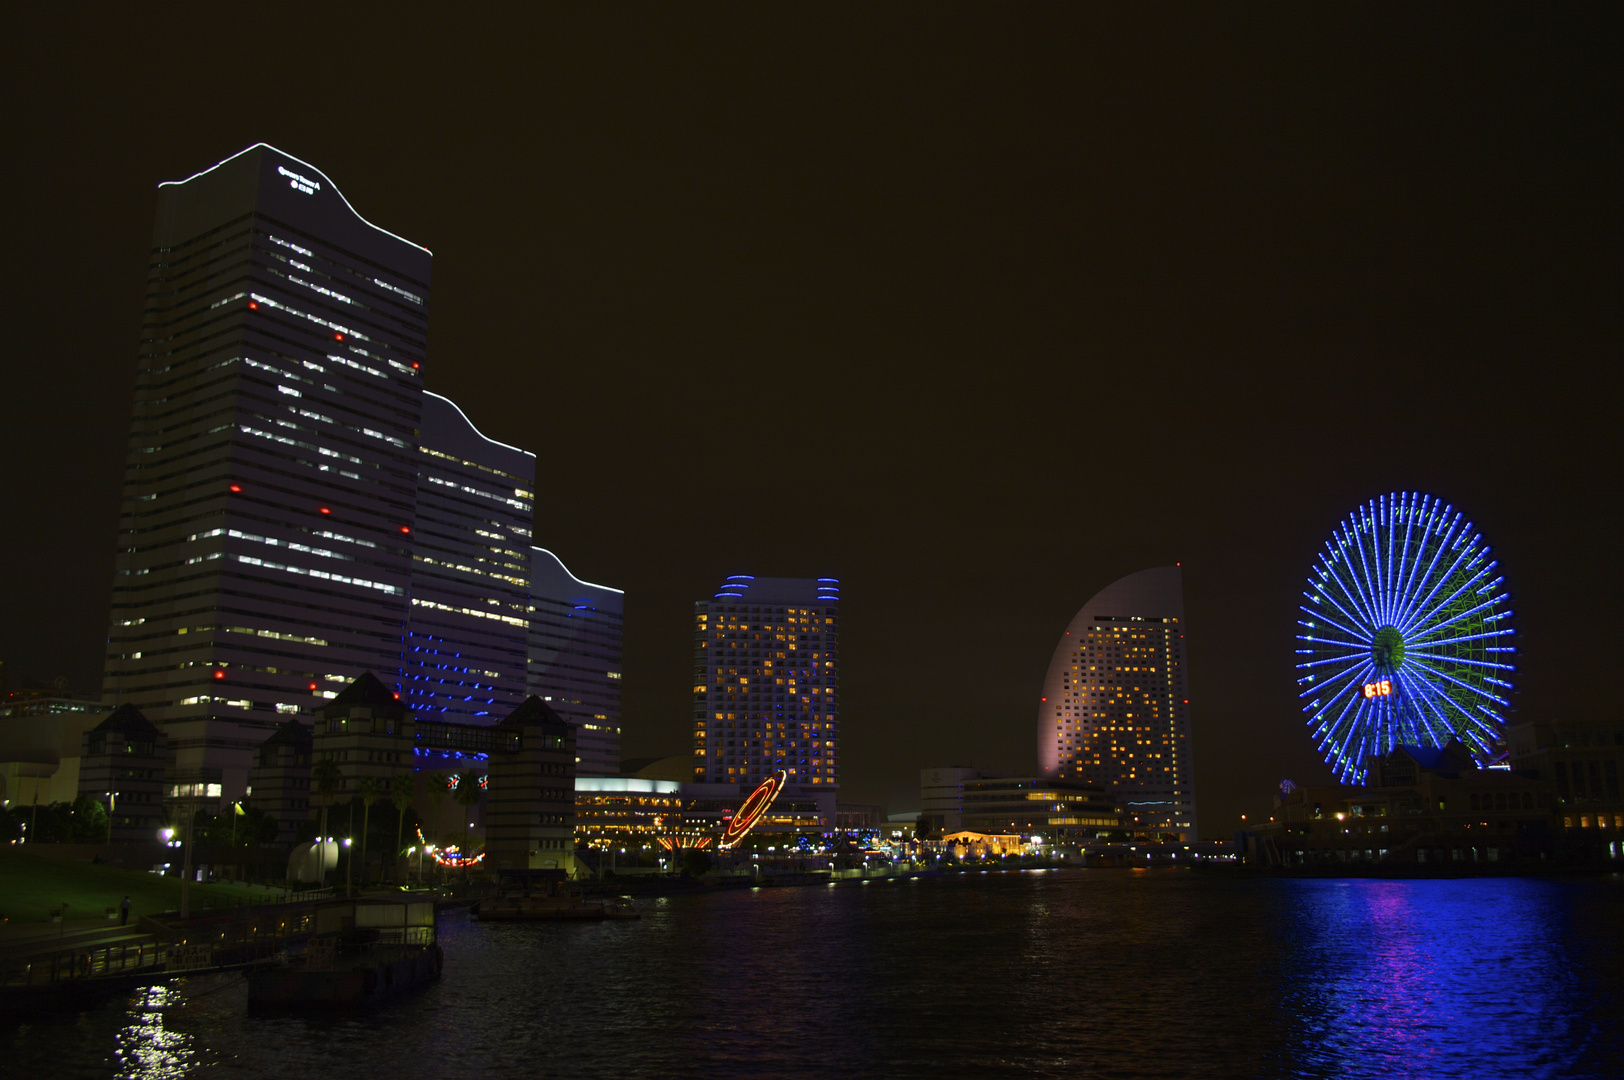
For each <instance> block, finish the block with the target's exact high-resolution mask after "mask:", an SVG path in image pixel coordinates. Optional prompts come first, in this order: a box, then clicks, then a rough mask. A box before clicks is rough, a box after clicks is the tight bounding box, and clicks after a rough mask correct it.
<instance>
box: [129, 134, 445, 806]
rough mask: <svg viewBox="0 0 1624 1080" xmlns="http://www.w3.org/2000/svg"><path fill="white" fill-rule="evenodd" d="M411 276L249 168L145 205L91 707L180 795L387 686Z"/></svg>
mask: <svg viewBox="0 0 1624 1080" xmlns="http://www.w3.org/2000/svg"><path fill="white" fill-rule="evenodd" d="M430 261H431V256H430V253H429V252H428V250H427V249H425V248H423V247H421V246H419V245H417V244H414V243H412V242H410V241H408V240H405V239H403V238H401V237H399V236H396V235H395V234H393V233H391V232H388V231H387V230H385V229H381V228H379V227H377V226H375V225H373V224H371V223H370V222H368V221H366V220H365V219H364V218H362V217H361V216H360V215H359V214H357V213H356V212H355V210H354V209H353V208H352V207H351V206H350V204H349V203H348V202H347V201H346V200H345V199H344V197H343V195H341V194H340V193H339V191H338V189H337V188H336V187H335V186H334V185H333V183H332V181H330V180H329V179H328V178H327V177H326V176H325V175H324V174H323V173H322V172H321V171H320V170H318V169H316V168H315V167H313V166H311V165H308V164H306V163H305V162H302V161H299V160H297V159H296V158H292V157H290V156H288V155H286V154H283V153H281V152H280V151H277V150H274V149H272V148H271V147H269V146H264V145H259V146H254V147H252V148H250V149H248V150H245V151H243V152H242V153H240V154H237V155H235V156H234V157H231V158H229V159H227V160H225V161H223V162H221V163H220V164H218V165H215V166H214V167H212V168H210V169H207V170H204V171H203V172H201V173H198V174H197V175H195V176H192V177H190V178H188V179H186V180H183V181H179V182H176V183H169V184H164V185H162V186H161V187H160V188H159V196H158V220H157V226H156V228H155V230H154V236H153V249H152V260H151V265H150V267H149V269H148V276H147V300H146V309H145V313H144V316H143V326H142V341H141V350H140V356H139V359H138V364H137V374H136V393H135V416H134V423H133V425H132V430H131V436H130V443H129V450H128V456H127V457H126V459H125V474H124V498H123V504H122V508H121V514H120V520H119V532H118V550H117V556H116V565H115V579H114V587H113V604H112V620H111V621H112V626H111V628H110V632H109V635H108V649H107V661H106V676H105V682H104V687H103V690H104V697H105V698H106V699H107V700H109V701H110V702H113V703H116V704H125V703H128V704H132V705H134V706H136V707H137V708H139V709H140V710H141V711H142V713H144V714H145V715H146V716H147V717H148V718H149V719H151V720H152V721H153V722H155V723H157V724H159V725H160V726H162V727H163V728H164V729H165V731H166V732H167V734H168V736H169V743H170V746H171V747H172V749H173V751H174V755H175V771H174V773H173V774H172V776H171V780H172V781H175V782H176V783H178V784H179V785H181V786H182V787H183V788H184V787H185V786H186V785H194V784H195V785H199V789H198V791H197V794H207V795H223V796H224V797H226V798H235V797H240V795H241V793H242V791H243V789H244V788H245V786H246V783H247V775H248V767H249V764H250V758H251V752H252V749H253V748H254V747H255V746H256V745H257V744H258V743H260V742H262V741H263V740H264V739H265V738H266V737H268V736H269V735H270V734H271V732H272V731H273V730H274V729H275V727H276V725H277V722H278V718H279V717H283V716H286V715H290V714H297V713H299V712H300V711H301V710H304V709H307V708H308V707H309V706H310V705H311V704H312V701H313V700H315V699H319V698H320V695H321V694H322V692H323V691H328V692H336V691H337V690H338V689H339V688H341V687H342V686H343V685H344V684H345V683H346V682H348V681H349V680H350V679H351V678H353V677H354V675H355V674H356V673H358V672H361V671H366V670H374V671H382V672H387V673H389V674H391V675H392V674H393V673H394V672H396V671H397V670H398V669H399V667H400V657H401V627H402V626H403V625H404V623H405V621H406V613H407V610H408V597H409V593H410V579H411V569H412V554H413V548H414V544H413V534H412V529H413V526H414V524H415V518H414V510H415V503H416V487H417V474H418V461H417V457H418V449H417V431H418V428H419V427H420V425H421V422H422V409H423V365H424V361H425V355H426V347H427V336H428V310H429V275H430ZM185 793H188V794H189V793H190V792H185Z"/></svg>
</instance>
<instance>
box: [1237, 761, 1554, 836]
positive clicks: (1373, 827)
mask: <svg viewBox="0 0 1624 1080" xmlns="http://www.w3.org/2000/svg"><path fill="white" fill-rule="evenodd" d="M1368 775H1370V776H1371V777H1372V778H1373V780H1374V782H1373V783H1372V784H1370V785H1368V786H1344V785H1337V786H1328V787H1297V786H1295V785H1292V784H1290V783H1289V782H1286V783H1283V784H1282V785H1281V789H1282V790H1281V792H1280V794H1279V795H1278V796H1277V797H1276V799H1275V806H1274V814H1273V816H1272V817H1271V820H1270V821H1269V822H1268V823H1267V824H1265V825H1261V826H1259V827H1257V828H1256V829H1254V830H1253V831H1252V834H1251V835H1250V836H1249V837H1248V838H1247V845H1246V846H1247V855H1248V858H1249V859H1250V860H1251V861H1253V862H1256V863H1259V864H1262V865H1265V866H1282V867H1292V866H1316V865H1318V866H1330V865H1344V864H1350V863H1351V864H1368V865H1387V866H1399V865H1404V864H1410V865H1417V866H1420V865H1427V864H1438V863H1448V864H1496V865H1500V864H1519V863H1520V864H1525V865H1526V864H1532V863H1537V862H1539V861H1541V860H1542V859H1544V858H1546V857H1547V856H1548V855H1549V854H1550V852H1551V850H1552V848H1551V836H1550V826H1551V823H1552V814H1553V810H1554V809H1555V803H1554V800H1553V798H1552V795H1551V793H1550V792H1549V791H1548V790H1547V789H1546V787H1545V785H1544V784H1543V783H1542V782H1541V781H1539V780H1536V779H1534V778H1531V777H1528V776H1522V775H1518V774H1516V773H1514V772H1509V771H1506V770H1504V769H1480V768H1478V767H1477V763H1476V762H1475V760H1474V759H1473V757H1472V755H1471V754H1470V752H1468V751H1467V749H1466V748H1465V747H1464V746H1462V745H1461V744H1460V743H1459V742H1456V741H1454V740H1451V741H1450V742H1449V743H1448V744H1447V745H1445V746H1443V747H1441V748H1440V747H1421V746H1398V747H1395V748H1394V749H1393V750H1392V751H1391V752H1389V753H1387V754H1384V755H1380V756H1377V757H1373V758H1371V759H1370V764H1369V773H1368Z"/></svg>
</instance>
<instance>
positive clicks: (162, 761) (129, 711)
mask: <svg viewBox="0 0 1624 1080" xmlns="http://www.w3.org/2000/svg"><path fill="white" fill-rule="evenodd" d="M167 744H168V740H167V738H166V737H165V735H164V733H163V732H162V731H160V730H159V729H158V726H157V725H156V724H154V723H152V721H150V720H148V719H147V718H146V717H145V716H143V715H142V714H141V710H140V709H137V708H136V707H135V706H134V705H120V706H119V707H118V708H116V709H114V710H113V713H112V715H111V716H109V717H108V718H107V719H106V720H103V721H102V722H101V723H99V724H97V725H96V726H95V727H93V728H91V729H90V730H89V731H87V732H85V734H84V745H83V753H82V754H81V755H80V760H79V793H80V794H83V795H89V796H90V797H91V798H93V799H95V800H96V801H97V802H99V803H101V804H102V806H104V807H105V808H106V809H107V817H108V832H107V838H108V840H109V841H123V842H148V841H151V840H153V839H154V838H155V837H156V836H157V835H158V829H159V827H160V826H162V824H163V816H164V814H163V795H164V773H165V768H166V762H167V760H168V757H169V753H168V745H167Z"/></svg>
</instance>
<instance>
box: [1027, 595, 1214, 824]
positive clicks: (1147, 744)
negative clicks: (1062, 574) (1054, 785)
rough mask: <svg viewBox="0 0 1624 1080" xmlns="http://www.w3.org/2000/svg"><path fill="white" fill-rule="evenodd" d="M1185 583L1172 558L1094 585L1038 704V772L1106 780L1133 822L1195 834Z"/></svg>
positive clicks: (1062, 643) (1065, 637) (1058, 649)
mask: <svg viewBox="0 0 1624 1080" xmlns="http://www.w3.org/2000/svg"><path fill="white" fill-rule="evenodd" d="M1184 633H1185V628H1184V586H1183V578H1182V575H1181V573H1180V571H1179V568H1178V567H1176V566H1161V567H1157V568H1155V569H1153V570H1142V571H1140V572H1139V573H1137V574H1129V575H1128V576H1127V577H1125V578H1122V579H1121V580H1119V581H1115V582H1113V583H1112V584H1110V585H1108V586H1106V587H1105V588H1104V589H1102V590H1100V592H1098V593H1096V594H1095V595H1094V597H1093V598H1092V599H1091V600H1089V602H1088V603H1086V604H1084V605H1083V609H1082V610H1081V611H1079V612H1078V613H1077V616H1076V617H1075V618H1074V619H1072V621H1071V625H1070V626H1068V627H1067V628H1066V632H1065V633H1064V634H1063V635H1062V636H1061V638H1060V643H1059V645H1057V646H1056V648H1055V652H1054V658H1053V660H1051V661H1050V663H1049V673H1048V676H1047V677H1046V678H1045V680H1044V683H1043V700H1042V703H1041V704H1040V705H1039V708H1038V763H1039V765H1040V766H1041V768H1042V772H1043V775H1044V777H1054V778H1056V779H1061V780H1076V781H1081V782H1083V783H1085V784H1090V785H1096V786H1099V787H1102V788H1104V789H1105V790H1106V791H1107V792H1108V793H1109V794H1110V797H1111V798H1112V799H1113V800H1115V801H1117V802H1119V803H1121V804H1122V806H1123V808H1124V810H1125V812H1126V814H1127V817H1128V818H1129V820H1130V822H1133V823H1135V824H1137V825H1138V826H1139V827H1140V828H1141V829H1146V830H1149V831H1154V832H1160V833H1167V834H1177V835H1178V837H1179V838H1180V839H1183V840H1194V839H1196V831H1195V830H1196V823H1195V789H1194V787H1193V780H1194V776H1193V771H1192V768H1191V755H1190V688H1189V684H1188V681H1187V670H1186V665H1185V651H1184Z"/></svg>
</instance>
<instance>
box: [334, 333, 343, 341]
mask: <svg viewBox="0 0 1624 1080" xmlns="http://www.w3.org/2000/svg"><path fill="white" fill-rule="evenodd" d="M333 340H334V341H343V340H344V335H343V334H334V335H333Z"/></svg>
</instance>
